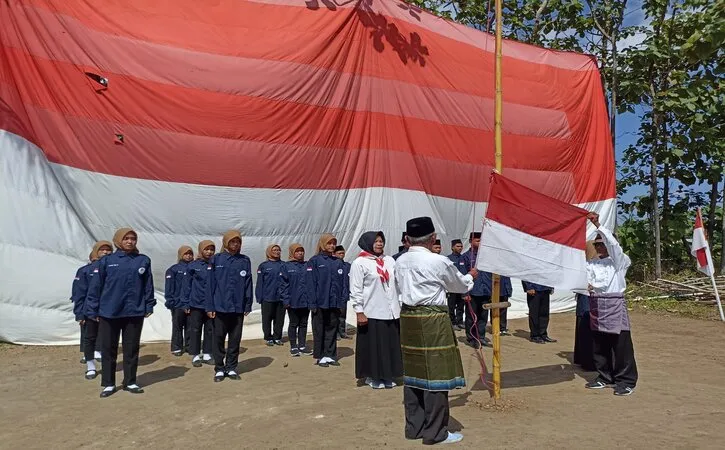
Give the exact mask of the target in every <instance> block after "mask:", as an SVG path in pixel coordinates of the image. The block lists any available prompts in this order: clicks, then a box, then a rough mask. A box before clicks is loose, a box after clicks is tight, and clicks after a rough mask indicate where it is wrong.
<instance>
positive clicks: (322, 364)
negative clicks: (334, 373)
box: [317, 362, 330, 367]
mask: <svg viewBox="0 0 725 450" xmlns="http://www.w3.org/2000/svg"><path fill="white" fill-rule="evenodd" d="M317 365H318V366H320V367H330V365H329V364H328V363H326V362H323V363H321V362H318V363H317Z"/></svg>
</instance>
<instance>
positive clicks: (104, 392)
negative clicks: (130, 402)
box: [101, 387, 116, 398]
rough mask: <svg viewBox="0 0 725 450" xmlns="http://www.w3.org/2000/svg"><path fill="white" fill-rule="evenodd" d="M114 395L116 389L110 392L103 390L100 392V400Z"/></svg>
mask: <svg viewBox="0 0 725 450" xmlns="http://www.w3.org/2000/svg"><path fill="white" fill-rule="evenodd" d="M115 393H116V388H115V387H114V388H113V390H110V391H107V390H105V389H104V390H102V391H101V398H106V397H110V396H112V395H113V394H115Z"/></svg>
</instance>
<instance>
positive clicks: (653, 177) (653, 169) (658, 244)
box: [650, 80, 662, 280]
mask: <svg viewBox="0 0 725 450" xmlns="http://www.w3.org/2000/svg"><path fill="white" fill-rule="evenodd" d="M650 88H651V89H652V90H653V91H654V90H655V89H654V80H653V81H652V83H651V85H650ZM653 98H654V96H653ZM653 120H654V127H652V129H653V133H654V136H653V138H654V139H653V143H652V155H651V159H650V195H651V196H652V228H653V231H654V238H655V278H656V279H658V280H659V279H660V278H662V240H661V236H660V202H659V195H658V194H659V192H658V191H659V189H658V186H657V152H658V150H659V146H660V139H659V134H660V127H659V124H660V113H659V112H657V111H655V112H654V113H653Z"/></svg>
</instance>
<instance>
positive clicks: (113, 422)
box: [0, 312, 725, 449]
mask: <svg viewBox="0 0 725 450" xmlns="http://www.w3.org/2000/svg"><path fill="white" fill-rule="evenodd" d="M574 321H575V319H574V315H573V314H563V315H555V316H552V320H551V325H550V328H549V334H550V335H551V336H553V337H556V338H558V339H559V342H558V343H555V344H546V345H537V344H532V343H530V342H528V340H527V339H526V337H527V334H528V333H527V331H525V330H526V329H527V322H526V321H525V319H524V320H513V321H511V323H510V328H511V329H512V330H515V334H514V336H505V337H502V338H501V340H502V346H503V349H502V361H501V362H502V380H503V381H502V384H503V390H502V396H503V398H502V401H500V402H498V403H497V404H494V403H492V401H491V399H490V396H489V393H488V391H487V390H486V389H485V388H484V387H483V385H482V383H481V382H480V381H478V375H479V372H480V365H479V364H478V362H477V360H476V359H475V357H474V352H473V350H471V349H470V348H468V347H465V346H463V347H462V357H463V365H464V368H465V370H466V373H467V380H468V382H469V386H468V387H467V388H466V389H464V390H459V391H455V392H453V393H452V395H451V396H450V403H451V424H452V428H453V429H454V430H458V429H460V430H462V432H463V434H464V436H465V438H464V442H463V445H466V446H471V447H474V446H475V447H478V448H483V447H489V448H490V447H495V448H512V449H513V448H522V449H531V448H577V449H582V448H608V449H609V448H616V447H626V448H722V446H721V445H720V444H721V438H722V433H721V431H720V430H721V426H719V425H721V424H722V423H723V421H725V383H724V381H725V325H723V324H722V323H719V322H710V321H698V320H694V319H688V318H681V317H668V316H661V315H652V314H640V313H637V312H634V313H632V323H633V340H634V344H635V352H636V356H637V363H638V366H639V373H640V383H639V385H638V387H637V389H636V392H635V394H634V395H632V396H630V397H615V396H614V395H612V391H611V390H609V389H607V390H602V391H588V390H585V389H584V387H583V385H584V383H585V381H586V380H587V379H589V378H590V377H591V376H592V374H590V373H586V372H582V371H580V370H579V369H578V368H577V367H575V366H572V365H571V364H570V359H571V352H572V348H573V335H574ZM340 344H341V346H340V351H339V352H340V356H341V360H340V362H341V364H342V366H341V367H337V368H335V367H329V368H319V367H316V366H314V365H313V361H312V358H310V357H304V358H292V357H290V356H289V354H288V348H287V347H275V348H268V347H266V346H264V344H263V342H261V341H243V342H242V345H243V347H245V348H246V350H245V351H244V353H243V354H242V355H241V370H242V372H243V373H242V380H241V381H230V380H225V381H223V382H221V383H214V382H213V381H212V368H211V367H210V366H204V367H203V368H194V367H192V366H191V361H190V359H189V358H188V356H186V355H185V356H184V357H182V358H176V357H173V356H172V355H171V354H170V353H169V347H168V344H149V345H144V346H143V348H142V349H141V365H140V367H139V380H138V381H139V384H141V385H142V386H143V387H144V388H145V389H146V393H145V394H143V395H132V394H129V393H127V392H118V393H116V394H115V395H113V396H112V397H110V398H107V399H100V398H99V397H98V394H99V392H100V388H99V384H100V383H99V381H100V377H99V378H98V379H96V380H94V381H86V380H85V379H84V378H83V374H84V366H83V365H81V364H79V362H78V360H79V353H78V348H77V347H21V346H11V345H1V346H0V448H4V449H5V448H7V449H20V448H43V449H46V448H94V449H95V448H139V447H153V448H156V449H166V448H217V449H218V448H228V447H239V448H369V447H388V448H415V447H420V446H421V444H420V442H412V441H406V440H405V439H404V437H403V407H402V390H401V389H400V388H395V389H392V390H380V391H373V390H372V389H370V388H368V387H367V386H364V387H359V386H358V384H357V382H356V380H355V379H354V376H353V368H354V355H353V349H354V341H341V343H340ZM485 355H486V363H487V364H488V366H489V370H490V366H491V350H490V349H486V350H485ZM119 368H120V364H119ZM120 375H121V374H120V373H119V377H118V382H119V383H120V379H121V378H122V377H121V376H120ZM459 446H461V445H459Z"/></svg>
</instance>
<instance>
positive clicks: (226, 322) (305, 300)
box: [71, 213, 637, 444]
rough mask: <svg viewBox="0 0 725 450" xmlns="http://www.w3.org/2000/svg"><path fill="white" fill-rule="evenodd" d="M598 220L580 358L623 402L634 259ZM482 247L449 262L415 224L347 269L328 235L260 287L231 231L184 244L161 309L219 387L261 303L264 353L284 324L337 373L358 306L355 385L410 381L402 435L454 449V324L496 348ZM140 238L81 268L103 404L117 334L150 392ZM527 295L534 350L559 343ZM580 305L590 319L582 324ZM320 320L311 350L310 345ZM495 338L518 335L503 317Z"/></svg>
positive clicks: (78, 304)
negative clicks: (348, 318) (143, 354)
mask: <svg viewBox="0 0 725 450" xmlns="http://www.w3.org/2000/svg"><path fill="white" fill-rule="evenodd" d="M590 219H591V221H592V223H594V225H595V226H596V227H597V228H599V234H598V237H597V239H596V240H595V241H594V242H593V244H594V247H595V248H596V255H594V254H592V255H590V256H591V260H590V261H589V262H588V273H589V283H590V286H589V290H588V292H587V294H581V295H580V296H579V297H578V307H577V349H578V350H577V354H576V355H575V361H585V360H591V364H592V365H593V366H594V368H596V370H597V371H598V376H597V378H596V379H594V380H592V381H591V382H589V383H587V385H586V387H587V388H590V389H601V388H605V387H610V386H613V387H614V388H615V391H614V392H615V394H617V395H629V394H631V393H632V392H633V389H634V387H635V384H636V381H637V369H636V364H635V361H634V352H633V350H632V341H631V337H630V334H629V320H628V317H627V312H626V308H625V307H624V306H623V305H624V297H623V293H624V289H625V287H626V284H625V283H626V282H625V279H624V276H625V275H626V271H627V269H628V267H629V264H630V262H629V258H628V257H627V256H626V255H625V254H624V253H623V252H622V250H621V247H620V246H619V244H618V243H617V241H616V239H615V238H614V236H613V235H612V233H611V232H609V231H608V230H606V229H605V228H603V227H600V226H599V223H598V216H596V214H593V213H592V214H590ZM480 239H481V234H480V233H477V232H473V233H471V234H470V236H469V243H470V249H469V250H468V251H466V252H465V253H462V251H463V243H462V241H461V240H458V239H456V240H453V241H452V242H451V249H452V253H451V254H450V255H448V257H444V256H441V255H440V254H439V253H440V252H441V243H440V240H438V239H437V238H436V233H435V228H434V226H433V222H432V221H431V219H430V218H428V217H419V218H416V219H412V220H410V221H408V223H407V225H406V232H405V233H403V237H402V240H401V241H402V243H403V246H401V248H399V252H398V253H397V254H396V255H394V256H392V257H391V256H388V255H386V254H385V244H386V239H385V235H384V234H383V233H382V232H379V231H369V232H366V233H363V235H362V236H361V237H360V239H359V241H358V246H359V247H360V249H361V251H360V253H359V254H358V256H357V258H355V259H354V261H353V262H352V263H351V264H350V263H346V262H345V261H344V257H345V249H344V248H343V247H342V246H339V245H338V242H337V239H336V238H335V236H333V235H331V234H324V235H323V236H322V237H321V238H320V240H319V243H318V245H317V248H316V249H315V254H314V256H312V257H311V258H309V259H308V260H306V258H305V249H304V247H303V246H302V245H300V244H296V243H295V244H292V245H290V246H289V248H288V250H289V251H288V258H287V260H286V261H282V256H281V255H282V248H281V247H280V246H279V245H277V244H272V245H270V246H269V247H267V250H266V260H265V261H264V262H262V263H261V264H260V265H259V266H258V268H257V285H256V289H254V287H253V282H252V270H253V269H252V264H251V260H250V258H249V257H248V256H246V255H244V254H242V253H241V248H242V237H241V234H240V233H239V232H238V231H236V230H230V231H228V232H226V233H224V235H223V237H222V247H223V248H222V251H221V252H219V253H217V252H216V246H215V244H214V243H213V242H212V241H209V240H205V241H202V242H200V243H199V245H198V247H197V253H196V257H195V255H194V252H193V250H192V248H191V247H188V246H182V247H180V248H179V250H178V254H177V262H176V263H175V264H173V265H172V266H171V267H169V268H168V270H167V271H166V275H165V278H166V283H165V297H166V303H165V306H166V307H167V308H168V309H169V310H171V313H172V336H171V352H172V353H173V354H174V355H176V356H182V355H183V354H184V353H188V354H190V355H191V358H192V365H193V366H194V367H200V366H202V364H209V365H212V364H213V365H214V377H213V379H214V381H215V382H221V381H223V380H224V379H225V378H228V379H231V380H239V379H240V376H239V371H238V363H239V350H240V342H241V338H242V330H243V327H244V319H245V317H246V316H247V315H248V314H249V313H250V312H251V310H252V304H253V301H254V299H255V298H256V300H257V302H258V303H260V304H261V312H262V330H263V333H264V340H265V342H266V345H268V346H275V345H284V344H283V341H282V331H283V324H284V318H285V314H286V315H287V316H288V317H289V326H288V330H287V334H288V338H289V345H290V355H291V356H293V357H299V356H301V355H309V354H311V355H312V356H313V358H314V359H315V364H316V365H317V366H319V367H329V366H339V365H340V363H339V362H338V356H337V341H338V340H339V339H345V338H348V336H347V332H346V326H345V314H346V308H347V303H348V301H349V302H351V303H352V307H353V309H354V311H355V314H356V322H357V323H356V325H357V341H356V354H355V375H356V377H357V378H358V379H361V380H364V382H365V383H366V384H367V385H369V386H370V387H372V388H374V389H384V388H393V387H394V386H396V380H399V379H401V378H402V380H403V384H404V405H405V408H404V409H405V416H406V426H405V435H406V437H407V438H409V439H422V440H423V442H424V443H427V444H433V443H439V442H457V441H459V440H461V439H462V436H461V435H460V434H458V433H451V432H449V431H448V417H449V413H448V397H447V394H448V391H449V390H452V389H456V388H461V387H463V386H465V378H464V376H463V367H462V363H461V358H460V353H459V350H458V345H457V341H456V339H455V334H454V328H457V329H461V328H465V332H466V341H467V343H468V344H469V345H470V346H472V347H477V346H478V345H479V343H481V344H482V345H484V346H490V341H489V340H488V339H486V338H485V333H486V324H487V321H488V314H487V310H486V309H485V308H484V305H485V304H486V303H490V302H491V301H492V299H491V295H492V286H491V284H492V283H491V279H492V276H491V274H489V273H485V272H478V271H477V270H476V259H477V257H478V249H479V244H480ZM137 240H138V236H137V234H136V232H135V231H133V230H132V229H130V228H122V229H120V230H118V231H117V232H116V234H115V235H114V238H113V242H112V243H111V242H108V241H99V242H97V243H96V244H95V245H94V247H93V249H92V251H91V254H90V257H89V260H90V262H89V263H88V264H87V265H85V266H83V267H81V268H80V269H79V270H78V272H77V274H76V277H75V280H74V282H73V289H72V298H71V299H72V300H73V302H74V313H75V317H76V320H77V321H78V322H79V324H80V325H81V331H82V332H81V336H82V337H81V351H82V353H83V360H82V362H84V363H85V364H86V374H85V378H87V379H95V378H96V377H97V375H98V371H97V368H96V366H95V361H97V360H98V359H99V357H100V360H101V367H102V370H101V387H102V390H101V397H108V396H110V395H112V394H114V393H115V392H116V389H117V388H116V380H115V372H116V362H117V353H118V344H119V338H120V337H121V336H123V374H124V378H123V382H122V388H123V390H125V391H128V392H131V393H136V394H139V393H143V389H142V388H141V387H140V386H139V385H138V384H136V371H137V366H138V356H139V346H140V337H141V330H142V327H143V322H144V318H146V317H149V316H150V315H151V314H152V313H153V309H154V307H155V305H156V300H155V298H154V285H153V277H152V274H151V261H150V259H149V258H148V257H147V256H145V255H143V254H141V253H139V251H138V249H137V247H136V243H137ZM113 247H115V251H114V249H113ZM523 288H524V290H525V291H526V294H527V300H528V306H529V328H530V340H531V341H532V342H534V343H538V344H544V343H547V342H556V341H555V340H554V339H552V338H550V337H549V335H548V330H547V328H548V321H549V303H550V296H551V294H552V293H553V289H552V288H550V287H547V286H541V285H538V284H535V283H529V282H527V281H523ZM511 291H512V288H511V280H510V279H508V278H507V277H501V293H500V298H499V299H498V300H499V301H501V302H503V301H507V300H508V298H509V297H510V296H511ZM584 303H586V304H587V305H586V306H587V308H586V309H587V311H586V313H587V314H588V317H589V323H584V322H583V320H582V318H583V317H584V313H581V314H580V309H582V310H583V309H584ZM504 311H505V310H504ZM310 316H311V322H312V323H311V326H312V335H313V342H312V347H311V348H310V347H309V346H308V343H307V340H306V338H307V329H308V323H309V320H310ZM464 316H465V320H464ZM580 330H581V331H580ZM585 330H586V331H585ZM499 331H500V333H501V334H503V335H507V334H508V330H507V321H506V315H505V313H504V314H502V317H501V328H500V330H499ZM202 338H203V343H202ZM579 363H581V362H579Z"/></svg>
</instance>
